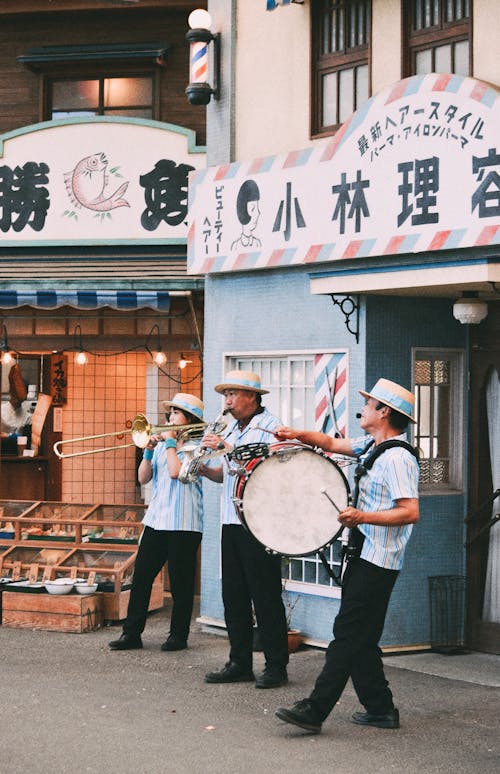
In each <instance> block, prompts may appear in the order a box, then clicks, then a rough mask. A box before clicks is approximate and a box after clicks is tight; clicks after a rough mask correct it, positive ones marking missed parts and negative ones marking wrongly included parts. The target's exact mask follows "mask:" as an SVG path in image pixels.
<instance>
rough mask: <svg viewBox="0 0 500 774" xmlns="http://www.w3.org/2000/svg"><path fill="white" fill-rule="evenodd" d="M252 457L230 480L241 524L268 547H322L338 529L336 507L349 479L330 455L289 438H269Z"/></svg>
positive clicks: (298, 552) (297, 551)
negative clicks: (260, 453) (262, 450)
mask: <svg viewBox="0 0 500 774" xmlns="http://www.w3.org/2000/svg"><path fill="white" fill-rule="evenodd" d="M268 448H269V451H268V455H267V456H265V457H264V456H262V457H257V458H252V459H250V460H248V461H247V462H246V463H245V465H244V472H241V471H242V469H241V467H240V475H239V477H238V478H237V480H236V483H235V490H234V497H233V501H234V504H235V507H236V511H237V513H238V516H239V518H240V521H241V522H242V524H243V525H244V526H245V527H246V528H247V529H248V530H249V532H251V533H252V535H253V536H254V537H255V538H256V539H257V540H258V541H259V543H262V545H263V546H264V547H265V548H267V549H268V550H269V551H272V552H273V553H276V554H282V555H283V556H305V555H306V554H313V553H316V552H317V551H320V550H321V549H323V548H326V547H327V546H328V545H329V544H330V543H333V541H334V540H336V539H337V538H338V536H339V535H340V533H341V532H342V530H343V527H342V525H341V524H340V522H339V520H338V511H337V510H336V508H335V507H334V505H332V502H331V500H333V502H334V503H335V505H336V506H337V507H338V509H339V510H342V509H343V508H346V507H347V505H348V504H349V484H348V483H347V479H346V477H345V476H344V474H343V473H342V471H341V470H340V468H339V466H338V465H337V464H336V463H335V462H334V461H333V460H332V459H330V457H327V456H326V455H325V454H323V453H322V452H319V451H315V450H314V449H312V448H311V447H309V446H302V445H297V444H296V443H293V442H289V441H288V442H283V443H276V444H271V445H270V446H269V447H268Z"/></svg>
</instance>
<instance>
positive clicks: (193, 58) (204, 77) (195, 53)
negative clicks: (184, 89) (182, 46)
mask: <svg viewBox="0 0 500 774" xmlns="http://www.w3.org/2000/svg"><path fill="white" fill-rule="evenodd" d="M189 80H190V83H207V81H208V43H206V42H204V41H194V42H193V43H191V46H190V69H189Z"/></svg>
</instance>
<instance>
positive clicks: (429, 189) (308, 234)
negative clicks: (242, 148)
mask: <svg viewBox="0 0 500 774" xmlns="http://www.w3.org/2000/svg"><path fill="white" fill-rule="evenodd" d="M189 222H190V226H189V234H188V266H189V271H190V272H192V273H196V274H199V273H209V272H223V271H224V272H225V271H238V270H239V271H246V270H249V269H263V268H273V267H276V266H286V265H298V264H314V263H321V262H329V261H335V260H339V259H342V258H356V257H367V256H376V255H391V254H398V253H412V252H414V253H417V252H423V251H429V250H444V249H450V248H459V247H470V246H476V245H488V244H495V243H498V242H499V241H500V95H499V93H498V92H497V91H496V90H495V89H494V88H492V87H491V86H489V85H487V84H485V83H481V82H479V81H475V80H473V79H471V78H462V77H459V76H454V75H436V74H432V75H427V76H415V77H413V78H408V79H405V80H403V81H400V82H399V83H397V84H395V85H394V86H392V87H390V88H387V89H386V90H384V91H382V92H381V93H380V94H378V95H377V96H375V97H373V98H372V99H370V100H369V101H368V102H367V103H366V104H365V105H364V106H362V107H361V108H360V110H358V111H357V112H356V113H354V114H353V115H352V116H351V118H350V119H349V120H348V121H347V122H346V123H345V124H343V126H342V127H341V128H340V129H339V131H338V132H337V133H336V135H335V136H334V137H333V139H331V140H330V141H329V142H326V143H324V142H321V143H318V144H316V145H314V146H313V147H311V148H308V149H306V150H303V151H297V152H290V153H288V154H284V155H280V156H271V157H266V158H258V159H253V160H251V161H249V162H246V163H245V162H237V163H234V164H230V165H227V166H221V167H214V168H210V169H208V170H206V171H204V172H202V173H196V172H193V173H191V175H190V185H189Z"/></svg>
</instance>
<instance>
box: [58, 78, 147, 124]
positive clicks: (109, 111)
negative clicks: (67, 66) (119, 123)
mask: <svg viewBox="0 0 500 774" xmlns="http://www.w3.org/2000/svg"><path fill="white" fill-rule="evenodd" d="M48 103H49V116H48V117H49V119H58V118H69V117H84V116H120V117H122V116H128V117H133V118H153V79H152V77H151V76H137V77H130V78H127V77H120V78H113V77H106V78H80V79H64V78H54V79H50V80H49V81H48Z"/></svg>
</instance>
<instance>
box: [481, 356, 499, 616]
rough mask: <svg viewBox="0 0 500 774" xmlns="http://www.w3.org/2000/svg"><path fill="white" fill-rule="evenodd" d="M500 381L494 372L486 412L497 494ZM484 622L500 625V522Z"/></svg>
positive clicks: (492, 535)
mask: <svg viewBox="0 0 500 774" xmlns="http://www.w3.org/2000/svg"><path fill="white" fill-rule="evenodd" d="M499 398H500V380H499V376H498V372H497V371H496V369H495V368H492V369H491V372H490V375H489V378H488V383H487V385H486V411H487V415H488V434H489V439H490V459H491V478H492V482H493V491H496V490H497V489H498V488H499V487H500V410H499ZM499 509H500V501H499V498H498V497H497V499H496V500H495V501H494V502H493V511H492V516H494V515H495V514H496V513H498V512H499ZM483 620H484V621H490V622H492V623H500V522H496V523H495V524H494V525H493V527H492V528H491V530H490V543H489V549H488V564H487V567H486V585H485V589H484V608H483Z"/></svg>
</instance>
